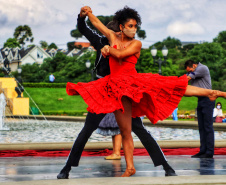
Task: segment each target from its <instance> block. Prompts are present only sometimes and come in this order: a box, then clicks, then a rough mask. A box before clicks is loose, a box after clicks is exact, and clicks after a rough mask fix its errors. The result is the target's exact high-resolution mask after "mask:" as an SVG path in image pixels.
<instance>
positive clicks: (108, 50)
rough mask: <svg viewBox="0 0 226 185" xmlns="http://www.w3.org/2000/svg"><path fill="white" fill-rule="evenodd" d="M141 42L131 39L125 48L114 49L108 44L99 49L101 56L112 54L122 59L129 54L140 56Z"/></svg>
mask: <svg viewBox="0 0 226 185" xmlns="http://www.w3.org/2000/svg"><path fill="white" fill-rule="evenodd" d="M141 46H142V43H141V42H140V41H139V40H133V41H132V42H131V43H130V44H129V45H128V46H127V47H126V48H123V49H115V48H112V47H110V46H108V45H106V46H104V47H103V48H102V49H101V52H102V55H103V56H108V55H112V56H114V57H115V58H118V59H122V58H125V57H128V56H131V55H136V56H137V57H139V56H140V50H141Z"/></svg>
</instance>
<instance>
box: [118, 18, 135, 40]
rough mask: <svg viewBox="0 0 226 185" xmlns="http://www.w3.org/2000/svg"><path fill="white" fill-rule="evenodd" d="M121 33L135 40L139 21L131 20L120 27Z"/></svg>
mask: <svg viewBox="0 0 226 185" xmlns="http://www.w3.org/2000/svg"><path fill="white" fill-rule="evenodd" d="M120 29H121V31H122V32H123V33H124V34H125V35H126V36H127V37H129V38H134V36H135V34H136V31H137V21H136V20H135V19H129V20H128V21H127V22H126V23H125V24H124V25H120Z"/></svg>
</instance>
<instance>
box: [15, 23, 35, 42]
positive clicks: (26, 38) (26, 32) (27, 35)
mask: <svg viewBox="0 0 226 185" xmlns="http://www.w3.org/2000/svg"><path fill="white" fill-rule="evenodd" d="M13 35H14V38H15V39H17V41H18V42H19V43H20V44H21V45H25V42H33V40H34V37H32V36H33V34H32V31H31V28H30V27H29V26H28V25H24V26H21V25H20V26H18V27H17V28H16V29H15V31H14V34H13Z"/></svg>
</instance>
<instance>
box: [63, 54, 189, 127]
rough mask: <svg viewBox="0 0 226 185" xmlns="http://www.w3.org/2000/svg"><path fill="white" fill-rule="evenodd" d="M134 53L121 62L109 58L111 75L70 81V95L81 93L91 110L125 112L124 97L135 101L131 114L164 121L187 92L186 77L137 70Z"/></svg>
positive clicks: (93, 111)
mask: <svg viewBox="0 0 226 185" xmlns="http://www.w3.org/2000/svg"><path fill="white" fill-rule="evenodd" d="M136 63H137V57H136V56H135V55H132V56H129V57H126V58H124V59H123V61H122V62H121V64H120V63H119V61H118V60H117V59H116V58H114V57H111V56H110V57H109V64H110V70H111V74H110V75H108V76H105V77H104V78H101V79H98V80H96V81H92V82H88V83H81V82H79V83H77V84H73V83H70V82H68V83H67V86H66V91H67V94H68V95H81V96H82V98H83V99H84V101H85V102H86V103H87V105H88V108H87V111H89V112H91V113H96V114H100V113H111V112H114V111H115V110H121V111H124V108H123V105H122V102H121V98H122V96H127V97H129V98H130V99H131V100H132V117H140V116H144V115H146V116H147V118H148V119H149V120H150V121H151V122H152V123H153V124H155V123H157V121H159V120H164V119H166V118H167V117H169V115H171V114H172V112H173V111H174V109H175V108H177V106H178V104H179V102H180V100H181V98H182V96H183V95H184V93H185V91H186V88H187V85H188V80H187V76H186V75H183V76H181V77H176V76H160V75H158V74H152V73H137V71H136V69H135V64H136Z"/></svg>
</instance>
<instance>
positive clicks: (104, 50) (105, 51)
mask: <svg viewBox="0 0 226 185" xmlns="http://www.w3.org/2000/svg"><path fill="white" fill-rule="evenodd" d="M101 54H102V55H103V57H104V58H106V57H107V56H109V55H110V46H109V45H105V46H104V47H103V48H102V49H101Z"/></svg>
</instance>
